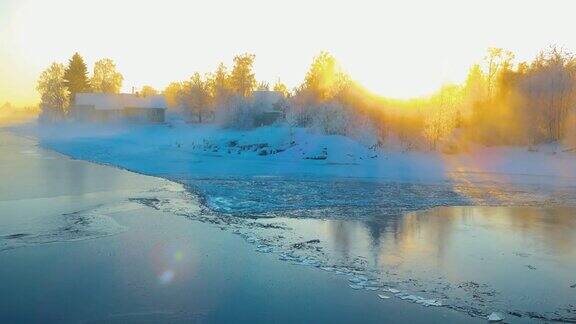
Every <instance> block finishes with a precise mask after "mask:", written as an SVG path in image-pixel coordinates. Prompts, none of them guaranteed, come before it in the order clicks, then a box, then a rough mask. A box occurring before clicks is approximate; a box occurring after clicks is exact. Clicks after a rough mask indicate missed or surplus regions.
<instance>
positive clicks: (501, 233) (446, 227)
mask: <svg viewBox="0 0 576 324" xmlns="http://www.w3.org/2000/svg"><path fill="white" fill-rule="evenodd" d="M261 222H263V223H274V224H277V225H278V224H283V225H285V226H286V227H287V228H290V229H291V231H292V232H293V233H294V235H296V233H298V234H297V236H298V239H293V240H300V241H301V242H310V243H305V244H303V245H302V247H299V248H298V249H295V250H297V251H302V250H304V251H305V252H304V253H303V254H304V255H321V257H319V259H321V260H330V264H331V265H330V266H329V267H327V268H325V270H326V271H329V272H337V271H339V270H340V271H342V267H344V265H346V266H350V265H352V268H353V269H362V270H363V271H362V272H363V275H365V276H368V277H369V278H373V279H375V280H376V281H375V285H376V286H379V285H383V286H384V287H389V288H391V289H392V292H394V293H392V294H389V295H393V296H396V297H400V298H406V297H408V296H418V297H422V298H426V299H427V300H435V301H439V302H440V303H441V304H442V305H444V306H447V307H451V308H455V309H459V310H462V311H465V312H468V313H470V314H472V315H477V316H486V315H487V314H490V313H491V312H494V311H498V312H500V313H502V314H507V318H508V321H512V322H513V321H519V322H521V321H523V320H527V319H536V320H541V319H547V320H562V321H574V320H576V275H575V274H576V209H573V208H562V207H551V208H534V207H440V208H434V209H431V210H426V211H419V212H410V213H407V214H405V215H403V216H401V217H399V218H398V219H396V220H390V221H388V222H381V221H378V220H372V221H359V220H356V221H354V220H317V219H294V218H290V219H275V220H274V222H272V221H271V220H261ZM270 238H271V241H274V238H273V236H271V237H270ZM316 240H317V241H316ZM333 265H335V266H336V267H332V266H333ZM344 268H345V269H346V267H344ZM344 271H347V270H344ZM369 286H370V285H364V286H362V287H361V288H362V289H366V288H369ZM351 287H352V288H354V289H356V287H355V286H354V285H352V286H351ZM409 298H413V297H409ZM414 298H415V297H414ZM416 301H417V300H416Z"/></svg>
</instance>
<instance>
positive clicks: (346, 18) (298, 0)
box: [0, 0, 576, 104]
mask: <svg viewBox="0 0 576 324" xmlns="http://www.w3.org/2000/svg"><path fill="white" fill-rule="evenodd" d="M574 12H576V2H575V1H571V0H566V1H564V0H550V1H544V0H541V1H530V0H523V1H520V0H506V1H502V0H477V1H471V0H468V1H467V0H436V1H430V0H427V1H426V0H422V1H417V0H402V1H385V0H380V1H369V0H353V1H338V0H290V1H285V0H277V1H273V0H245V1H239V0H210V1H207V0H205V1H184V0H181V1H180V0H138V1H131V0H123V1H119V0H50V1H46V0H0V104H1V103H3V102H6V101H10V102H12V103H14V104H31V103H33V102H35V101H37V100H38V95H37V93H36V91H35V83H36V79H37V78H38V75H39V74H40V72H41V71H42V70H43V69H45V68H46V67H48V65H49V64H50V63H51V62H54V61H57V62H63V63H65V62H67V60H68V59H69V58H70V57H71V56H72V54H73V53H74V52H76V51H77V52H79V53H80V54H81V55H82V56H83V57H84V58H85V60H86V62H87V63H88V65H89V69H90V71H91V69H92V65H93V63H94V62H95V61H96V60H98V59H100V58H105V57H108V58H111V59H113V60H114V61H115V62H116V64H117V68H118V70H119V71H120V72H121V73H122V74H123V75H124V85H123V90H124V91H126V92H129V91H130V89H131V88H132V87H136V88H139V87H141V86H142V85H145V84H149V85H152V86H154V87H156V88H158V89H162V88H163V87H165V86H166V85H167V84H168V83H170V82H172V81H181V80H185V79H188V78H189V77H190V76H191V75H192V74H193V73H194V72H196V71H198V72H201V73H204V72H210V71H213V70H214V69H215V68H216V67H217V65H218V63H219V62H224V63H225V64H227V65H228V66H231V65H232V59H233V57H234V55H237V54H241V53H245V52H250V53H254V54H256V63H255V72H256V77H257V78H258V80H261V81H268V82H269V83H271V84H272V83H274V82H275V81H276V80H277V79H281V80H282V81H283V82H284V83H286V84H287V85H288V86H289V87H294V86H297V85H298V84H299V83H301V82H302V80H303V77H304V75H305V73H306V71H307V69H308V67H309V65H310V63H311V62H312V59H313V57H314V56H315V55H317V54H318V53H319V52H320V51H322V50H325V51H328V52H330V53H331V54H332V55H334V56H335V57H336V58H337V59H338V60H339V62H340V63H341V65H342V66H343V68H344V69H345V70H346V71H347V72H348V73H349V74H350V75H351V76H352V78H353V79H355V80H356V81H358V82H360V83H361V84H363V85H364V86H366V87H367V88H368V89H370V90H372V91H374V92H376V93H378V94H380V95H384V96H389V97H396V98H410V97H414V96H421V95H426V94H429V93H431V92H433V91H434V90H436V89H438V88H439V87H440V86H441V85H442V84H444V83H449V82H461V81H462V80H463V79H464V78H465V75H466V73H467V70H468V69H469V67H470V65H472V64H473V63H475V62H479V61H480V60H481V59H482V57H483V56H484V55H485V52H486V49H487V48H488V47H503V48H506V49H509V50H512V51H513V52H514V53H515V54H516V56H517V58H518V59H519V60H529V59H531V58H533V57H534V56H535V55H536V54H537V52H538V51H539V50H541V49H544V48H546V47H547V46H549V45H551V44H557V45H561V46H564V47H565V48H566V49H568V50H574V51H576V36H575V35H576V34H575V33H576V21H575V20H574V19H573V14H574Z"/></svg>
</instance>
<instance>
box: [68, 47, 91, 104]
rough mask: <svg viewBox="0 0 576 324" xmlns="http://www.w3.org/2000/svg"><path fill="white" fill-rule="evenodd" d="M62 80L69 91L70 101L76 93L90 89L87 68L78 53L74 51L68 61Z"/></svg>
mask: <svg viewBox="0 0 576 324" xmlns="http://www.w3.org/2000/svg"><path fill="white" fill-rule="evenodd" d="M64 81H65V85H66V87H67V88H68V91H69V92H70V102H73V101H74V97H75V96H76V94H77V93H81V92H90V91H91V87H90V80H89V78H88V68H87V67H86V63H84V59H83V58H82V56H80V54H78V53H74V55H73V56H72V58H71V59H70V60H69V61H68V66H67V67H66V71H65V72H64Z"/></svg>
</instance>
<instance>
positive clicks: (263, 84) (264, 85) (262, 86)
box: [256, 81, 270, 91]
mask: <svg viewBox="0 0 576 324" xmlns="http://www.w3.org/2000/svg"><path fill="white" fill-rule="evenodd" d="M256 89H257V90H258V91H270V85H269V84H268V82H266V81H262V82H260V83H258V87H257V88H256Z"/></svg>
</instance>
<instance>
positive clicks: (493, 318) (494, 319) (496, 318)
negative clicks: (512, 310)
mask: <svg viewBox="0 0 576 324" xmlns="http://www.w3.org/2000/svg"><path fill="white" fill-rule="evenodd" d="M503 320H504V316H502V315H501V314H500V313H492V314H490V316H488V322H501V321H503Z"/></svg>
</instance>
